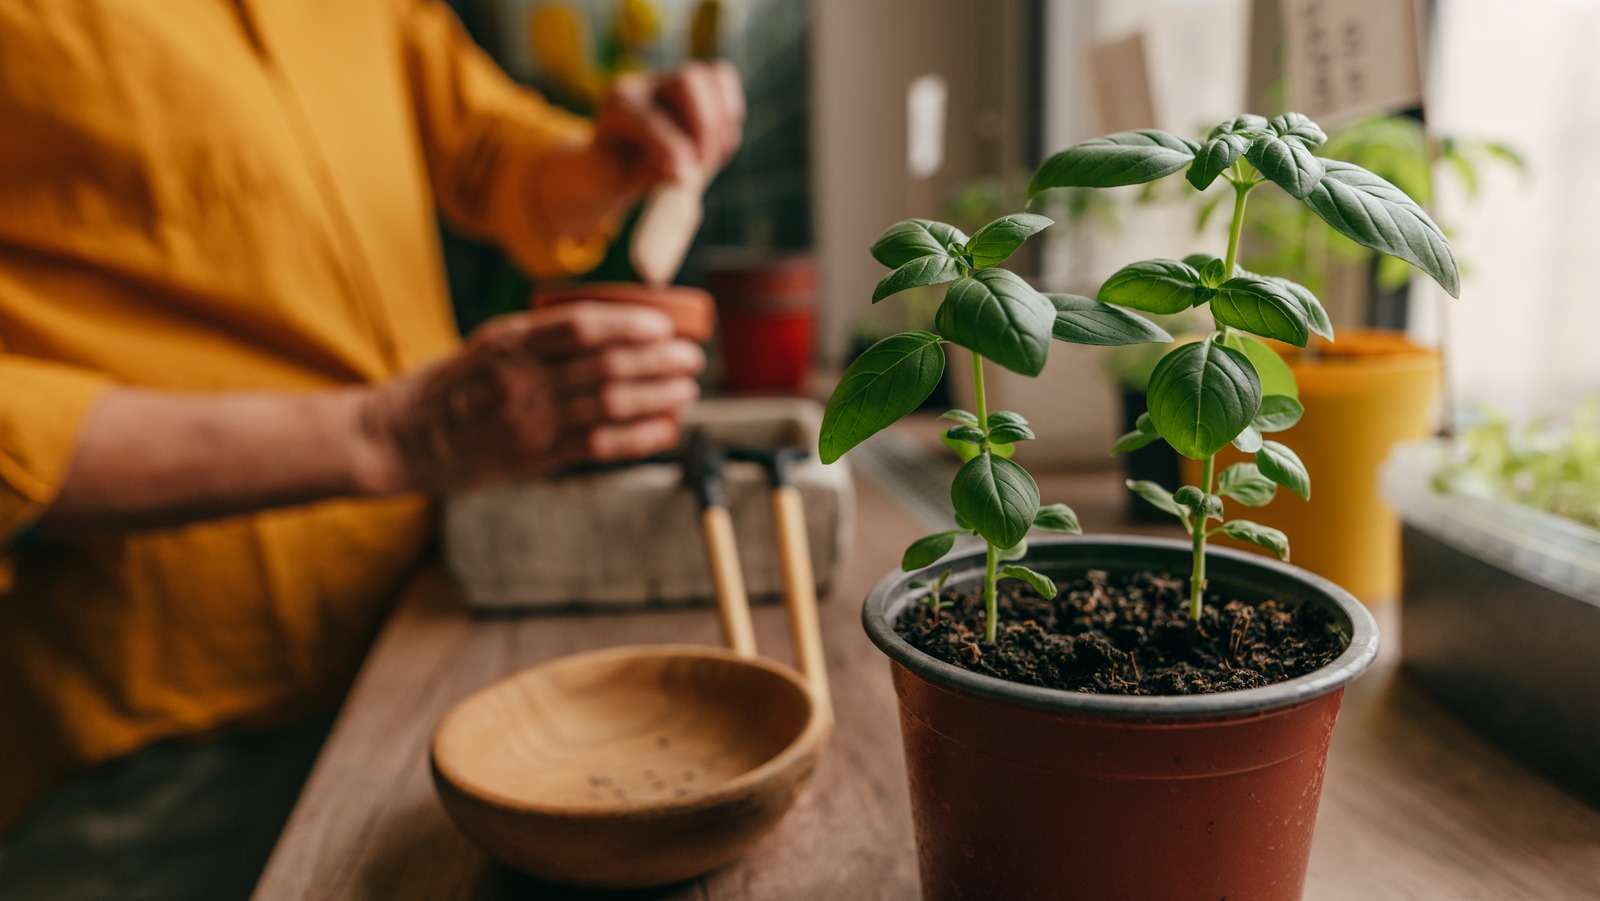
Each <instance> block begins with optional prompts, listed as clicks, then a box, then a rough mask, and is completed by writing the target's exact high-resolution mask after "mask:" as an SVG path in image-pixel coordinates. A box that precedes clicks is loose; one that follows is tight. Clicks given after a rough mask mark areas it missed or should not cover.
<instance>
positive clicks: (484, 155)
mask: <svg viewBox="0 0 1600 901" xmlns="http://www.w3.org/2000/svg"><path fill="white" fill-rule="evenodd" d="M401 15H402V16H403V21H402V23H401V30H402V34H403V36H404V41H405V44H406V48H405V50H406V65H407V74H408V77H409V79H410V89H411V94H412V103H413V105H414V106H415V108H416V114H417V123H418V127H419V129H420V131H421V136H422V145H423V153H424V155H425V157H426V159H427V167H428V178H429V181H430V183H431V184H432V187H433V193H434V197H435V202H436V203H438V205H439V209H440V211H441V212H442V213H443V214H444V216H445V218H446V219H447V220H449V222H450V223H451V224H452V225H454V226H456V227H457V228H459V229H461V230H462V231H463V232H466V233H468V234H471V235H474V236H476V237H480V238H486V239H489V240H493V241H495V242H496V243H498V244H500V246H501V247H503V248H504V249H505V250H506V252H507V253H509V254H510V255H511V256H512V258H513V259H515V260H516V261H517V263H518V264H519V265H521V266H522V267H523V268H525V269H527V270H528V271H530V272H531V273H533V274H534V275H535V276H539V277H555V276H561V275H570V274H574V273H578V272H583V271H586V270H588V269H592V268H594V267H595V266H596V265H598V264H599V262H600V258H601V257H602V256H603V255H604V254H605V249H606V244H607V242H608V241H609V240H610V239H611V237H612V236H613V235H614V234H615V231H616V227H617V224H616V223H607V224H606V225H605V226H604V227H602V228H600V229H599V230H597V231H596V232H595V233H593V234H589V235H581V236H571V235H562V234H560V233H559V232H558V231H557V230H556V229H555V228H554V227H553V226H552V224H551V222H550V219H549V218H548V216H547V215H546V214H545V211H544V210H543V209H541V208H540V204H539V199H538V192H537V191H536V190H535V178H536V176H537V173H538V171H539V168H540V166H541V163H542V162H543V160H544V159H545V158H546V157H547V156H548V155H549V154H550V153H551V152H552V151H555V150H563V149H568V148H570V147H572V146H573V145H581V144H585V143H588V141H589V140H591V137H592V134H593V129H592V127H591V126H590V123H589V121H588V120H586V119H583V118H581V117H578V116H575V115H572V114H571V113H568V112H565V111H564V110H561V109H558V108H556V107H553V106H551V105H550V104H548V103H547V102H545V101H544V100H543V99H542V98H541V97H539V96H538V95H537V94H535V93H534V92H532V91H530V90H528V89H526V88H524V87H522V86H520V85H518V84H517V83H515V82H514V81H512V80H511V79H510V78H509V77H508V76H507V75H506V74H505V72H503V71H502V70H501V69H500V67H499V66H498V65H496V64H495V62H494V61H493V60H492V59H490V58H489V57H488V55H487V54H485V53H484V52H483V51H482V50H481V49H480V48H479V47H478V46H477V45H476V44H474V43H473V42H472V39H471V38H470V37H469V36H468V35H467V33H466V31H465V29H463V28H462V26H461V22H460V20H458V19H457V18H456V16H455V13H454V12H452V11H451V10H450V8H449V7H447V6H446V5H445V4H444V3H442V2H439V0H405V2H404V3H403V10H402V13H401Z"/></svg>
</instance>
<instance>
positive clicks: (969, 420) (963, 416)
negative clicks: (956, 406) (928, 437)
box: [939, 410, 979, 426]
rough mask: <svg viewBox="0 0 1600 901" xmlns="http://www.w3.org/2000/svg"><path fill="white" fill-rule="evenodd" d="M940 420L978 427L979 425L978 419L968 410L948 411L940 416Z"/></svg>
mask: <svg viewBox="0 0 1600 901" xmlns="http://www.w3.org/2000/svg"><path fill="white" fill-rule="evenodd" d="M939 418H940V419H949V420H953V421H955V422H959V423H961V424H962V425H970V426H976V425H978V424H979V423H978V417H977V416H975V415H974V414H972V413H969V412H968V411H966V410H946V411H944V412H943V413H940V414H939Z"/></svg>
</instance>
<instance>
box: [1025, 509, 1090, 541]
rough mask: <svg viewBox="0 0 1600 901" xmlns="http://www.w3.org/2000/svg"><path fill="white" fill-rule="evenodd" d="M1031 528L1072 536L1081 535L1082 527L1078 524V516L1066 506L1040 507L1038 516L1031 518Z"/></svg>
mask: <svg viewBox="0 0 1600 901" xmlns="http://www.w3.org/2000/svg"><path fill="white" fill-rule="evenodd" d="M1033 527H1034V528H1035V529H1043V530H1044V531H1046V532H1068V533H1071V534H1073V535H1080V534H1082V533H1083V526H1081V525H1079V524H1078V514H1077V513H1074V512H1073V510H1072V508H1071V507H1069V506H1067V505H1066V504H1051V505H1049V506H1048V507H1040V508H1039V512H1038V514H1037V515H1035V516H1034V517H1033Z"/></svg>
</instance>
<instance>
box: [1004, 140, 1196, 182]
mask: <svg viewBox="0 0 1600 901" xmlns="http://www.w3.org/2000/svg"><path fill="white" fill-rule="evenodd" d="M1199 146H1200V145H1199V144H1197V143H1195V142H1193V141H1187V140H1184V139H1183V138H1180V137H1178V136H1177V135H1174V134H1170V133H1168V132H1164V131H1157V130H1155V129H1145V130H1142V131H1123V132H1118V133H1116V134H1114V135H1107V136H1105V137H1103V138H1095V139H1094V140H1092V141H1085V142H1083V143H1082V144H1076V145H1073V146H1072V147H1068V148H1067V149H1066V150H1063V151H1061V152H1060V153H1057V154H1055V155H1054V156H1052V157H1050V158H1049V159H1047V160H1045V161H1044V164H1043V165H1041V166H1040V167H1039V170H1038V171H1037V172H1035V173H1033V180H1032V181H1031V182H1030V183H1029V184H1028V196H1029V197H1030V198H1031V197H1033V196H1034V195H1035V194H1038V193H1039V192H1040V191H1045V190H1048V189H1050V188H1114V187H1116V186H1118V185H1137V184H1143V183H1144V182H1147V181H1155V180H1156V179H1158V178H1161V177H1163V176H1167V175H1171V174H1172V173H1174V172H1176V171H1178V170H1179V169H1182V168H1183V167H1184V166H1187V165H1189V162H1190V161H1191V160H1193V159H1194V153H1195V151H1196V150H1197V149H1199Z"/></svg>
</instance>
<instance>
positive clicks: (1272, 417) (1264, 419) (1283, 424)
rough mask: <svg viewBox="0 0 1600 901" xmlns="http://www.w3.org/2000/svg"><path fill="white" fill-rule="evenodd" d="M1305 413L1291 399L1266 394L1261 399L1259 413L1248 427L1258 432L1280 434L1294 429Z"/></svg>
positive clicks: (1297, 402)
mask: <svg viewBox="0 0 1600 901" xmlns="http://www.w3.org/2000/svg"><path fill="white" fill-rule="evenodd" d="M1305 411H1306V410H1305V407H1302V406H1300V402H1299V401H1297V400H1295V399H1294V398H1292V397H1285V396H1284V395H1282V394H1268V395H1266V396H1265V397H1263V398H1261V411H1260V412H1259V413H1257V414H1256V418H1255V419H1252V420H1251V421H1250V426H1251V427H1252V428H1254V429H1255V430H1256V431H1258V432H1282V431H1284V430H1286V429H1292V428H1294V424H1295V423H1297V422H1299V421H1300V417H1301V416H1302V415H1303V414H1304V413H1305Z"/></svg>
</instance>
